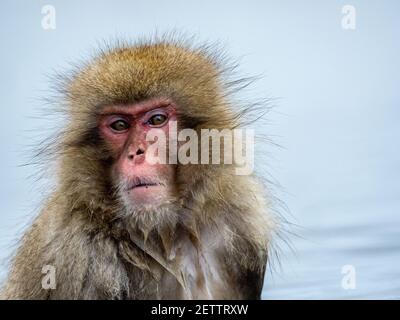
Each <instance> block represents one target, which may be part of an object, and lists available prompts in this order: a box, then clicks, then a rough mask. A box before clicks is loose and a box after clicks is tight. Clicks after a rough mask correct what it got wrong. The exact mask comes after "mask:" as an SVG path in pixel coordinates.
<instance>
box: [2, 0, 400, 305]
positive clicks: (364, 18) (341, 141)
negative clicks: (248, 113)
mask: <svg viewBox="0 0 400 320" xmlns="http://www.w3.org/2000/svg"><path fill="white" fill-rule="evenodd" d="M46 4H51V5H53V6H54V7H55V9H56V14H57V27H56V30H50V31H49V30H47V31H46V30H43V29H42V27H41V19H42V17H43V16H42V14H41V8H42V6H43V5H46ZM346 4H348V2H347V1H345V0H343V1H342V0H331V1H316V0H314V1H313V0H305V1H289V0H280V1H257V0H251V1H246V2H244V1H237V2H232V1H228V0H224V1H218V2H216V1H211V0H210V1H201V2H195V1H192V2H189V1H181V0H171V1H163V2H160V1H145V2H144V1H139V2H137V1H125V0H119V1H100V0H96V1H95V0H88V1H84V2H82V1H78V0H71V1H68V2H67V1H62V0H52V1H47V0H46V1H44V0H43V1H42V0H38V1H29V2H27V1H23V0H5V1H2V2H1V5H0V39H1V42H2V50H1V51H0V64H1V72H0V94H1V97H2V103H1V107H0V118H1V119H2V125H1V126H0V143H1V146H2V156H1V158H0V175H1V176H0V178H1V181H2V183H1V184H0V205H1V212H0V261H5V258H6V257H7V256H8V255H9V254H10V252H11V251H12V248H13V247H12V245H13V244H14V243H15V239H16V238H18V231H20V230H23V227H24V226H25V225H26V224H27V223H28V222H29V221H30V220H31V218H32V216H33V215H34V213H35V212H36V210H35V209H36V205H37V204H38V202H39V201H40V199H41V198H42V195H41V194H38V193H37V189H35V188H33V187H32V184H33V183H34V180H33V179H28V178H27V177H29V176H30V175H32V174H33V173H34V172H35V171H34V168H32V167H19V165H20V164H22V163H24V162H25V161H26V160H27V153H26V151H25V150H26V148H27V147H29V146H30V144H32V143H33V140H34V139H33V138H35V137H38V138H44V137H45V135H44V132H46V129H47V128H48V127H49V126H54V125H55V123H50V124H49V123H48V122H45V121H43V119H42V118H41V117H39V118H36V119H33V117H37V116H38V115H40V114H39V113H38V110H40V109H41V108H42V107H43V103H42V101H41V100H39V99H38V98H45V97H48V96H49V95H50V94H51V92H50V87H51V83H49V80H48V78H47V77H46V75H47V74H52V73H53V71H54V70H63V69H65V67H66V65H67V62H68V61H77V60H79V59H80V58H82V57H85V56H87V54H85V53H87V52H88V50H89V48H91V47H92V46H95V43H96V41H99V40H102V39H110V38H111V37H113V36H118V35H119V36H126V37H128V38H133V39H135V38H137V37H138V36H142V35H149V34H152V33H154V31H155V30H158V31H159V32H163V31H170V30H171V29H175V30H182V31H184V32H188V33H189V34H195V35H199V38H200V40H210V41H215V40H216V41H222V42H223V43H225V44H227V49H228V52H229V55H230V56H232V57H242V59H241V61H240V65H241V68H240V70H239V71H240V73H241V74H242V75H259V74H261V75H262V79H261V80H260V81H258V82H257V83H255V84H254V87H253V89H254V91H250V92H248V93H247V96H248V98H249V99H252V98H253V92H254V95H258V96H261V97H265V96H267V97H271V96H272V97H277V98H280V99H279V100H276V101H277V102H276V106H277V108H276V109H275V111H273V112H272V113H271V114H270V115H269V116H270V124H269V125H268V126H262V127H259V128H256V129H257V130H258V131H256V133H261V134H267V135H269V136H271V137H272V139H273V140H274V141H275V142H277V143H278V144H280V145H282V146H283V147H284V148H283V149H277V148H273V147H272V146H270V145H267V144H264V145H258V147H257V151H258V153H259V154H261V157H260V158H257V159H258V162H257V163H256V165H257V166H258V168H259V172H260V174H262V175H264V176H266V175H267V172H268V173H270V174H271V175H272V176H273V177H274V178H275V179H276V180H277V181H279V182H280V183H281V185H282V186H283V188H282V189H280V188H276V190H277V192H278V196H279V198H280V199H282V200H283V201H284V202H285V203H286V204H287V206H288V207H289V209H290V215H289V213H285V212H284V213H283V214H284V215H285V216H286V217H288V219H289V220H290V221H292V222H294V223H296V224H297V225H298V226H297V227H295V228H293V232H294V233H295V234H297V235H298V236H290V237H289V239H290V242H291V243H292V245H293V247H294V252H291V251H290V250H289V249H288V248H287V247H285V246H284V245H281V247H282V252H281V255H280V264H281V268H279V267H278V261H277V260H276V259H271V260H272V264H273V266H274V267H275V269H274V271H269V272H268V274H267V276H266V285H265V289H264V294H263V298H265V299H308V298H315V299H327V298H332V299H340V298H363V299H364V298H365V299H374V298H377V299H384V298H389V299H392V298H400V277H399V267H400V248H399V242H400V231H399V230H400V183H399V181H400V170H399V169H400V168H399V167H400V148H399V141H400V125H399V120H400V92H399V83H400V60H399V57H400V41H399V40H400V19H399V16H400V2H399V1H397V0H384V1H378V0H371V1H362V0H353V1H351V4H352V5H354V6H355V8H356V12H357V24H356V30H352V31H349V30H347V31H346V30H344V29H343V28H342V27H341V19H342V11H341V10H342V7H343V5H346ZM56 122H57V121H56ZM38 128H39V130H38ZM266 154H272V155H274V157H264V155H266ZM268 177H269V176H268ZM45 191H46V190H45ZM278 244H279V243H278ZM346 265H351V266H353V267H354V268H355V271H356V288H355V289H350V290H345V289H343V288H342V285H341V284H342V279H343V276H344V275H343V274H342V273H341V271H342V268H343V266H346ZM5 271H6V263H3V264H2V265H1V268H0V279H1V278H3V277H4V274H5Z"/></svg>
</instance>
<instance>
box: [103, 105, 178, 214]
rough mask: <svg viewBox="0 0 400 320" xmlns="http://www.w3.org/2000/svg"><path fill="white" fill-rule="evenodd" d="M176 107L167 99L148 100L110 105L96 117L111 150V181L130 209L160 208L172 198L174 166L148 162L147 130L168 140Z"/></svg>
mask: <svg viewBox="0 0 400 320" xmlns="http://www.w3.org/2000/svg"><path fill="white" fill-rule="evenodd" d="M176 118H177V117H176V108H175V105H174V104H173V103H171V102H170V101H168V100H166V99H150V100H146V101H143V102H139V103H134V104H129V105H110V106H106V107H104V108H103V110H102V112H101V114H100V116H99V129H100V134H101V136H102V138H103V139H104V141H105V143H106V144H107V147H108V149H109V150H110V152H111V153H112V158H113V159H114V162H113V164H112V169H111V172H112V180H113V182H114V185H115V186H116V189H117V191H118V195H119V197H120V198H122V200H123V202H124V204H125V206H126V207H127V209H128V211H129V212H132V211H140V210H141V209H143V208H147V209H153V210H154V208H155V207H160V206H162V205H164V204H166V203H168V202H170V201H171V199H172V198H173V197H174V194H175V188H174V186H175V181H174V178H175V167H174V166H173V165H170V164H166V163H150V162H149V161H148V158H149V154H148V153H149V150H150V144H151V142H149V141H148V138H147V136H148V134H149V132H154V131H158V132H161V133H162V134H164V136H165V137H166V138H167V140H168V134H169V127H170V124H171V123H172V122H174V121H176Z"/></svg>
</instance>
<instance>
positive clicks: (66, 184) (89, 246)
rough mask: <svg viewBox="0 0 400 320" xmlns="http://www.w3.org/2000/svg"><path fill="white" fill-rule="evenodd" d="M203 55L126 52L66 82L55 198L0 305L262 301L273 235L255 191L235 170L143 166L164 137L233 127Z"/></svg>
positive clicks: (150, 47) (18, 258)
mask: <svg viewBox="0 0 400 320" xmlns="http://www.w3.org/2000/svg"><path fill="white" fill-rule="evenodd" d="M207 50H208V49H206V48H205V47H199V48H195V47H193V46H190V45H186V44H181V43H179V41H167V40H161V41H150V42H148V43H139V44H136V45H131V46H130V45H122V46H118V47H114V48H110V49H107V50H104V51H101V53H100V54H99V55H98V56H97V57H95V58H94V59H93V60H92V61H90V62H89V63H87V64H85V65H83V66H82V67H81V68H80V69H79V70H77V71H76V72H75V73H74V74H73V75H71V76H69V77H67V79H66V82H65V83H64V87H63V88H61V89H62V92H63V93H64V101H63V103H62V105H63V106H66V107H67V108H66V113H67V119H68V121H67V123H66V124H65V128H64V130H63V131H62V134H60V136H59V137H58V141H57V145H56V148H54V149H52V150H55V151H54V152H56V154H55V156H56V158H57V161H56V168H57V169H56V172H57V179H56V187H55V188H54V190H53V191H52V194H51V195H50V196H49V198H48V199H47V201H46V203H45V205H44V207H43V209H42V211H41V213H40V214H39V216H38V217H37V218H36V220H35V221H34V223H33V225H32V226H31V227H30V228H29V230H28V231H27V232H26V234H25V235H24V236H23V239H22V241H21V245H20V247H19V249H18V251H17V253H16V255H15V257H14V259H13V261H12V265H11V269H10V272H9V275H8V278H7V279H6V282H5V283H4V286H3V288H2V293H1V297H2V298H3V299H259V298H260V297H261V291H262V286H263V279H264V272H265V266H266V261H267V251H268V246H269V243H270V239H271V234H272V233H273V230H274V222H273V219H272V217H271V214H270V203H269V201H268V197H266V196H265V193H266V192H265V191H266V190H265V187H264V186H263V185H262V183H260V182H259V180H258V179H257V178H256V177H255V176H254V175H253V174H251V175H239V174H237V172H236V171H235V168H236V167H237V165H236V164H235V163H231V164H225V163H222V162H221V163H217V164H214V163H211V162H210V163H208V164H207V163H206V164H202V163H197V164H194V163H186V164H182V163H180V162H179V161H177V163H150V162H149V161H148V160H147V157H146V156H147V153H148V150H149V149H150V146H151V145H152V142H151V141H149V139H148V138H147V135H148V133H149V132H150V131H151V130H157V131H158V132H161V133H164V134H165V135H166V137H167V140H168V144H167V145H166V148H167V151H169V149H170V146H171V139H169V132H170V129H171V126H172V125H176V126H177V130H178V132H179V131H180V130H182V129H186V128H189V129H193V130H194V131H195V132H198V133H199V136H200V130H201V129H216V130H223V129H231V130H233V129H236V128H238V127H240V125H241V112H239V111H238V110H239V109H240V108H239V109H237V108H236V107H237V106H235V105H234V104H233V103H232V101H233V99H230V96H229V92H227V88H228V86H229V84H227V83H226V82H225V81H226V80H224V79H225V78H224V76H223V74H224V72H225V69H224V67H223V66H221V65H220V63H219V61H218V59H217V58H216V57H215V55H212V54H210V53H208V51H207ZM230 84H231V85H232V83H230ZM238 107H239V106H238ZM154 142H155V141H153V143H154ZM221 143H222V140H221ZM179 144H182V142H179V143H178V145H179ZM46 268H47V269H46ZM49 268H50V269H49ZM46 270H53V271H54V274H53V276H54V279H50V280H52V281H53V282H54V283H53V284H51V285H50V286H46V285H44V284H46V283H47V282H46V281H50V280H49V279H47V278H46V279H44V278H45V277H47V276H48V274H47V273H46Z"/></svg>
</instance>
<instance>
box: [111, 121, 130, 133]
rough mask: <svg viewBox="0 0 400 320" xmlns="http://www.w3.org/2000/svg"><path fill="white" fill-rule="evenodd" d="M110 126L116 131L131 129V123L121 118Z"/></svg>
mask: <svg viewBox="0 0 400 320" xmlns="http://www.w3.org/2000/svg"><path fill="white" fill-rule="evenodd" d="M110 127H111V128H112V129H114V130H115V131H125V130H128V129H129V123H128V122H126V121H125V120H121V119H120V120H117V121H114V122H113V123H111V124H110Z"/></svg>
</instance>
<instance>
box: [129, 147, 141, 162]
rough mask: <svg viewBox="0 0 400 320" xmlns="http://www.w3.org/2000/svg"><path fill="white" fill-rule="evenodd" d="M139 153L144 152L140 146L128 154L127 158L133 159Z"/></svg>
mask: <svg viewBox="0 0 400 320" xmlns="http://www.w3.org/2000/svg"><path fill="white" fill-rule="evenodd" d="M141 154H144V150H143V149H142V148H138V149H137V150H136V152H134V153H129V154H128V159H129V160H133V159H134V158H135V157H137V156H140V155H141Z"/></svg>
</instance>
